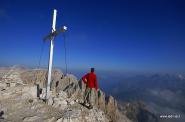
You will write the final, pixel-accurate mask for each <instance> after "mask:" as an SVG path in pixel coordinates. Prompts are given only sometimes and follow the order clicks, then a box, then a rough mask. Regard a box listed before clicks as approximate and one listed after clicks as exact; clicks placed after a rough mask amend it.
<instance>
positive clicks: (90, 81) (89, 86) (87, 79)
mask: <svg viewBox="0 0 185 122" xmlns="http://www.w3.org/2000/svg"><path fill="white" fill-rule="evenodd" d="M82 80H83V82H84V83H85V84H86V89H85V96H84V103H83V104H84V105H85V104H86V103H88V104H89V109H92V108H93V106H92V103H91V95H92V92H93V88H95V89H96V91H98V81H97V78H96V74H95V73H94V68H91V72H90V73H87V74H86V75H84V76H83V77H82Z"/></svg>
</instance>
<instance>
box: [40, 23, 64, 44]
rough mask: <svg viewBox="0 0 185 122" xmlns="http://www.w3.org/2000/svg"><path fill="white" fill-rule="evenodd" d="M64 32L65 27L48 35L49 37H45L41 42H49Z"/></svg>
mask: <svg viewBox="0 0 185 122" xmlns="http://www.w3.org/2000/svg"><path fill="white" fill-rule="evenodd" d="M66 30H67V27H66V26H63V27H62V28H60V29H59V30H56V31H54V32H52V33H50V34H49V35H47V36H45V37H44V39H43V40H44V41H47V40H51V39H52V38H53V37H56V36H57V35H59V34H60V33H63V32H66Z"/></svg>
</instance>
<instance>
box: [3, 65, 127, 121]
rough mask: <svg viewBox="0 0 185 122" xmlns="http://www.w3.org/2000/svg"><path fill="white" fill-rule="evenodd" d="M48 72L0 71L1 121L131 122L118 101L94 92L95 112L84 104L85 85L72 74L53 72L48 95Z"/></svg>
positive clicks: (28, 70) (15, 69) (12, 69)
mask: <svg viewBox="0 0 185 122" xmlns="http://www.w3.org/2000/svg"><path fill="white" fill-rule="evenodd" d="M46 81H47V71H46V70H33V69H32V70H31V69H25V68H24V69H20V68H19V69H17V68H15V67H13V68H9V69H7V70H6V69H0V96H1V97H0V112H1V115H0V121H2V122H6V121H16V122H32V121H36V122H67V121H70V122H110V121H113V122H130V120H129V119H128V118H127V117H126V116H125V115H122V114H121V113H120V112H119V110H118V108H117V102H116V100H115V99H114V98H113V97H112V96H110V97H109V99H108V101H107V102H106V101H105V93H104V92H103V91H100V92H101V95H100V96H98V95H97V91H96V90H93V95H92V98H91V99H92V103H93V109H88V108H87V107H85V106H83V105H81V103H82V102H83V96H84V91H85V87H86V86H85V84H84V83H83V82H82V81H81V80H77V78H76V77H75V76H74V75H72V74H67V75H64V74H63V73H62V72H61V71H60V70H53V72H52V82H51V91H50V92H49V94H50V96H49V98H48V100H47V101H45V100H44V99H45V96H46V88H45V85H46Z"/></svg>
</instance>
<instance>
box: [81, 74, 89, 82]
mask: <svg viewBox="0 0 185 122" xmlns="http://www.w3.org/2000/svg"><path fill="white" fill-rule="evenodd" d="M87 78H88V74H86V75H84V76H83V77H82V80H83V82H84V83H87Z"/></svg>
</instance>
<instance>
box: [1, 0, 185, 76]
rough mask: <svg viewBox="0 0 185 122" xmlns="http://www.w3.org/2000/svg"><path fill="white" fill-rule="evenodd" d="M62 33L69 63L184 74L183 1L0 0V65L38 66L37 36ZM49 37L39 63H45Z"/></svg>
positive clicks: (57, 56)
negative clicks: (55, 31) (65, 29)
mask: <svg viewBox="0 0 185 122" xmlns="http://www.w3.org/2000/svg"><path fill="white" fill-rule="evenodd" d="M54 8H56V9H57V10H58V13H57V25H56V26H57V28H59V27H61V26H62V25H66V26H67V27H68V32H67V33H66V34H65V35H66V43H67V62H68V65H69V68H71V69H72V68H76V69H79V68H80V69H84V68H85V69H86V68H89V67H91V66H93V67H95V68H96V69H99V70H100V69H101V70H119V71H137V72H143V71H145V72H184V73H185V3H184V2H183V1H179V0H174V1H170V0H160V1H158V0H157V1H156V0H153V1H152V0H146V1H133V0H120V1H119V0H86V1H85V0H52V1H49V0H26V1H25V0H14V1H13V0H12V1H10V0H0V37H1V38H0V43H1V45H0V49H1V51H0V65H1V66H9V65H14V64H17V65H23V66H32V67H35V66H38V62H39V55H40V52H41V47H42V43H43V42H42V39H43V37H44V36H45V35H47V34H48V33H49V32H50V31H51V24H52V14H53V9H54ZM48 54H49V42H46V43H45V44H44V53H43V56H42V60H41V65H42V66H47V64H48V56H49V55H48ZM53 65H54V66H55V67H62V68H64V67H65V65H64V40H63V35H60V36H58V37H56V38H55V47H54V62H53Z"/></svg>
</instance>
